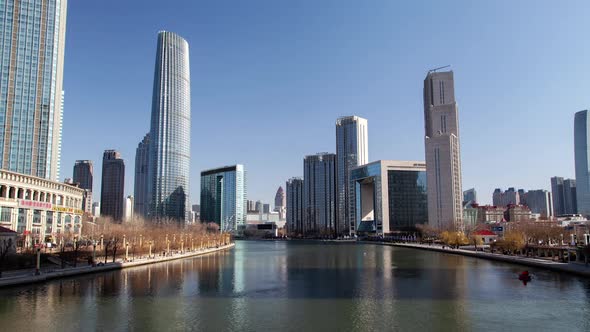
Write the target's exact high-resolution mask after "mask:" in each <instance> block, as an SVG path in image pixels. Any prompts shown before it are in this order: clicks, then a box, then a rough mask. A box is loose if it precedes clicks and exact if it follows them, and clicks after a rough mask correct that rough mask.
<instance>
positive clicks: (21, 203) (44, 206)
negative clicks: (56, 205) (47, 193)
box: [18, 199, 53, 210]
mask: <svg viewBox="0 0 590 332" xmlns="http://www.w3.org/2000/svg"><path fill="white" fill-rule="evenodd" d="M18 206H19V207H26V208H36V209H45V210H51V208H52V207H53V205H52V204H51V203H49V202H36V201H29V200H25V199H19V200H18Z"/></svg>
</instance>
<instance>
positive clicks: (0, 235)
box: [0, 226, 18, 254]
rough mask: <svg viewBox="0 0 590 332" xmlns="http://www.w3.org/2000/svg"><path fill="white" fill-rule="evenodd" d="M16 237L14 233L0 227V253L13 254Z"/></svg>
mask: <svg viewBox="0 0 590 332" xmlns="http://www.w3.org/2000/svg"><path fill="white" fill-rule="evenodd" d="M17 236H18V234H17V233H16V232H15V231H13V230H11V229H8V228H6V227H2V226H0V252H6V253H8V254H10V253H15V252H16V239H17Z"/></svg>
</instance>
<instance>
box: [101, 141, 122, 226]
mask: <svg viewBox="0 0 590 332" xmlns="http://www.w3.org/2000/svg"><path fill="white" fill-rule="evenodd" d="M100 188H101V190H100V215H101V216H102V217H111V218H113V220H114V221H119V222H120V221H121V220H122V219H123V203H124V197H125V162H124V161H123V159H121V154H120V153H119V152H117V151H115V150H106V151H105V152H104V154H103V156H102V182H101V187H100Z"/></svg>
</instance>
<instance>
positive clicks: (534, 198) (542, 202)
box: [524, 189, 553, 218]
mask: <svg viewBox="0 0 590 332" xmlns="http://www.w3.org/2000/svg"><path fill="white" fill-rule="evenodd" d="M524 201H525V202H526V204H525V205H526V206H528V207H529V209H530V210H531V212H532V213H538V214H540V215H541V217H545V218H549V217H552V216H553V201H552V199H551V193H550V192H548V191H547V190H542V189H539V190H529V191H527V192H526V193H525V199H524Z"/></svg>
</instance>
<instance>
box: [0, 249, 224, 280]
mask: <svg viewBox="0 0 590 332" xmlns="http://www.w3.org/2000/svg"><path fill="white" fill-rule="evenodd" d="M234 246H235V244H234V243H231V244H228V245H225V246H220V247H217V248H208V249H203V250H196V251H189V252H185V253H182V254H172V255H170V256H163V257H159V256H157V257H155V258H141V259H134V260H132V261H128V262H125V261H124V260H118V261H116V262H114V263H107V264H105V265H102V266H90V265H86V266H80V267H70V268H65V269H60V268H57V267H56V268H55V269H53V270H51V269H45V270H42V271H41V274H40V275H35V271H34V270H30V269H29V270H26V271H5V272H4V275H5V277H3V278H0V287H6V286H16V285H25V284H31V283H37V282H44V281H47V280H51V279H57V278H65V277H72V276H77V275H82V274H88V273H96V272H104V271H111V270H120V269H124V268H129V267H135V266H141V265H148V264H156V263H161V262H167V261H172V260H177V259H183V258H189V257H195V256H200V255H205V254H209V253H213V252H216V251H221V250H226V249H229V248H232V247H234Z"/></svg>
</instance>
